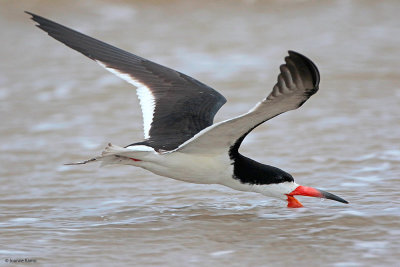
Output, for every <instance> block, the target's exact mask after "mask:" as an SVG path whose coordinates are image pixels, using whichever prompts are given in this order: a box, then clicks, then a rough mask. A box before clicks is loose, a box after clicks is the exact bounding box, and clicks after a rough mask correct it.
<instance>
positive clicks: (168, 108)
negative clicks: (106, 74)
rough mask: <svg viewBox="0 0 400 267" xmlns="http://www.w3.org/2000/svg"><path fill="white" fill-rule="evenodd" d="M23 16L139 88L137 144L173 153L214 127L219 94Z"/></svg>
mask: <svg viewBox="0 0 400 267" xmlns="http://www.w3.org/2000/svg"><path fill="white" fill-rule="evenodd" d="M26 13H28V14H29V15H31V16H32V20H34V21H35V22H37V23H38V25H37V26H38V27H39V28H40V29H42V30H44V31H45V32H47V33H48V34H49V35H50V36H51V37H53V38H54V39H56V40H58V41H60V42H62V43H64V44H65V45H67V46H69V47H70V48H72V49H74V50H76V51H78V52H80V53H82V54H83V55H85V56H87V57H89V58H91V59H93V60H94V61H96V62H97V63H99V64H100V65H101V66H103V67H104V68H106V69H107V70H108V71H110V72H112V73H114V74H115V75H117V76H119V77H121V78H122V79H124V80H126V81H127V82H128V83H130V84H132V85H134V86H136V87H137V91H136V93H137V95H138V97H139V100H140V106H141V109H142V113H143V128H144V137H145V139H146V140H145V141H144V142H141V143H143V144H146V145H148V146H151V147H153V148H154V149H155V150H172V149H175V148H177V147H178V146H179V145H181V144H182V143H184V142H185V141H186V140H188V139H190V138H191V137H193V136H194V135H195V134H196V133H198V132H199V131H201V130H202V129H204V128H206V127H208V126H210V125H212V123H213V120H214V116H215V114H216V113H217V111H218V110H219V109H220V108H221V106H222V105H223V104H225V102H226V99H225V97H223V96H222V95H221V94H220V93H218V92H217V91H215V90H214V89H212V88H211V87H209V86H207V85H205V84H203V83H201V82H199V81H197V80H195V79H193V78H191V77H189V76H187V75H185V74H183V73H180V72H178V71H175V70H173V69H170V68H167V67H164V66H162V65H159V64H157V63H154V62H152V61H150V60H147V59H144V58H141V57H139V56H136V55H134V54H131V53H128V52H126V51H124V50H121V49H119V48H117V47H114V46H112V45H109V44H106V43H104V42H102V41H99V40H96V39H94V38H92V37H89V36H87V35H84V34H82V33H79V32H77V31H74V30H72V29H70V28H67V27H65V26H62V25H60V24H58V23H55V22H53V21H51V20H48V19H46V18H43V17H41V16H38V15H35V14H33V13H30V12H26Z"/></svg>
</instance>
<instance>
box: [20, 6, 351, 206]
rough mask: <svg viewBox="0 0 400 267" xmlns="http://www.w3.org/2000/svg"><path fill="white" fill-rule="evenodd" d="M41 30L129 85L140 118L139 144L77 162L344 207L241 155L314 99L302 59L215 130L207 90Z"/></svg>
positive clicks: (311, 75) (87, 41) (58, 30)
mask: <svg viewBox="0 0 400 267" xmlns="http://www.w3.org/2000/svg"><path fill="white" fill-rule="evenodd" d="M26 13H28V14H29V15H31V16H32V20H34V21H35V22H36V23H37V25H36V26H38V27H39V28H40V29H42V30H44V31H45V32H47V33H48V34H49V35H50V36H51V37H53V38H54V39H56V40H58V41H60V42H62V43H63V44H65V45H67V46H69V47H70V48H72V49H74V50H76V51H78V52H80V53H82V54H83V55H85V56H87V57H89V58H90V59H92V60H94V61H96V62H97V63H98V64H99V65H101V66H102V67H104V68H105V69H107V70H108V71H110V72H112V73H113V74H115V75H117V76H119V77H121V78H122V79H124V80H125V81H127V82H128V83H130V84H132V85H134V86H135V87H136V88H137V89H136V93H137V95H138V97H139V101H140V106H141V109H142V113H143V126H144V140H143V141H140V142H136V143H133V144H131V145H128V146H125V147H119V146H115V145H111V144H108V146H107V147H106V148H105V150H104V151H103V153H102V155H101V156H99V157H95V158H92V159H89V160H86V161H83V162H78V163H71V164H86V163H88V162H94V161H101V162H102V164H103V165H104V164H126V165H133V166H136V167H141V168H144V169H146V170H149V171H151V172H153V173H155V174H158V175H161V176H166V177H170V178H173V179H176V180H180V181H185V182H190V183H199V184H221V185H225V186H228V187H230V188H233V189H236V190H240V191H250V192H257V193H261V194H263V195H266V196H271V197H276V198H279V199H283V200H285V201H287V206H288V207H291V208H298V207H302V204H301V203H300V202H299V201H298V200H297V199H296V198H295V197H294V196H295V195H301V196H311V197H320V198H327V199H332V200H336V201H339V202H342V203H348V202H347V201H346V200H344V199H342V198H340V197H338V196H335V195H333V194H331V193H329V192H326V191H323V190H319V189H315V188H312V187H307V186H301V185H298V184H296V183H295V182H294V179H293V177H292V176H291V175H290V174H289V173H287V172H285V171H283V170H281V169H278V168H276V167H273V166H269V165H264V164H261V163H259V162H256V161H254V160H252V159H250V158H247V157H245V156H243V155H242V154H240V153H239V147H240V144H241V143H242V141H243V139H244V138H245V137H246V136H247V135H248V134H249V133H250V132H251V131H252V130H253V129H254V128H256V127H257V126H258V125H260V124H262V123H264V122H265V121H267V120H269V119H271V118H273V117H275V116H277V115H279V114H281V113H283V112H286V111H289V110H294V109H297V108H299V107H300V106H301V105H302V104H304V102H305V101H307V99H308V98H309V97H310V96H312V95H313V94H315V93H316V92H317V91H318V85H319V80H320V77H319V72H318V69H317V67H316V66H315V64H314V63H313V62H312V61H311V60H309V59H308V58H306V57H305V56H303V55H301V54H299V53H297V52H294V51H289V56H287V57H286V58H285V64H283V65H281V66H280V74H279V75H278V81H277V83H276V84H275V86H274V87H273V89H272V92H271V93H270V94H269V95H268V96H267V97H266V98H264V99H263V100H262V101H261V102H259V103H258V104H256V105H255V106H254V107H253V108H252V109H251V110H250V111H249V112H247V113H245V114H243V115H240V116H237V117H235V118H232V119H229V120H225V121H222V122H218V123H213V120H214V116H215V114H216V113H217V111H218V110H219V109H220V108H221V106H222V105H223V104H225V102H226V99H225V97H223V96H222V95H221V94H220V93H218V92H217V91H215V90H214V89H212V88H211V87H209V86H207V85H205V84H203V83H201V82H199V81H197V80H195V79H193V78H191V77H189V76H187V75H185V74H183V73H180V72H178V71H175V70H173V69H170V68H167V67H164V66H162V65H159V64H157V63H154V62H152V61H150V60H147V59H144V58H142V57H139V56H136V55H134V54H131V53H128V52H126V51H124V50H121V49H119V48H117V47H114V46H111V45H109V44H106V43H104V42H102V41H99V40H96V39H94V38H92V37H89V36H87V35H84V34H82V33H79V32H77V31H74V30H72V29H70V28H67V27H65V26H62V25H60V24H58V23H55V22H53V21H50V20H48V19H46V18H43V17H41V16H37V15H35V14H32V13H30V12H26Z"/></svg>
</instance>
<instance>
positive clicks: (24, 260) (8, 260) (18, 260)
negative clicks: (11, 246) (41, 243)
mask: <svg viewBox="0 0 400 267" xmlns="http://www.w3.org/2000/svg"><path fill="white" fill-rule="evenodd" d="M4 262H6V263H36V259H32V258H15V259H13V258H6V259H4Z"/></svg>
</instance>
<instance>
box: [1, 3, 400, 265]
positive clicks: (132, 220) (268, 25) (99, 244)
mask: <svg viewBox="0 0 400 267" xmlns="http://www.w3.org/2000/svg"><path fill="white" fill-rule="evenodd" d="M82 2H83V1H82ZM321 2H322V1H321ZM321 2H315V1H310V2H308V1H263V2H260V3H259V2H258V1H229V2H217V3H214V2H213V1H210V2H208V1H201V3H200V1H199V2H198V3H196V2H187V1H183V2H180V1H169V2H163V1H150V2H145V1H143V2H141V1H138V2H133V1H84V2H83V3H77V2H75V3H73V4H71V3H72V2H71V3H70V2H62V1H38V0H35V1H11V0H8V1H2V2H1V3H0V27H1V33H2V34H1V37H0V38H1V49H0V53H1V54H0V56H1V61H0V100H1V106H0V110H1V119H2V123H1V124H0V138H1V143H0V148H1V154H0V167H1V169H0V177H1V190H0V194H1V198H0V207H1V215H0V262H1V263H2V264H3V263H4V264H5V263H6V261H7V260H10V259H11V260H15V259H25V258H27V259H31V260H35V261H36V264H40V265H77V264H88V265H111V264H113V265H116V264H121V265H156V266H157V265H169V266H187V265H192V266H225V265H228V266H288V265H294V264H295V265H296V266H310V265H311V266H319V265H324V266H378V265H379V266H382V265H384V266H395V265H396V264H398V261H399V260H400V255H399V250H400V241H399V240H400V223H399V222H400V206H399V204H400V200H399V190H400V182H399V177H400V171H399V163H400V128H399V122H400V120H399V114H400V105H399V104H400V79H399V69H400V63H399V58H400V49H399V47H400V37H399V36H400V34H399V26H400V20H399V18H398V10H400V4H399V2H398V1H329V3H328V1H324V2H322V3H321ZM23 10H29V11H32V12H36V13H38V14H41V15H43V16H46V17H49V18H52V19H54V20H56V21H59V22H61V23H62V24H65V25H68V26H70V27H73V28H75V29H78V30H80V31H84V32H85V33H87V34H89V35H92V36H95V37H97V38H99V39H102V40H104V41H106V42H110V43H112V44H114V45H116V46H119V47H121V48H124V49H127V50H129V51H132V52H134V53H136V54H138V55H141V56H143V57H146V58H149V59H152V60H154V61H156V62H159V63H162V64H164V65H167V66H170V67H173V68H175V69H178V70H180V71H182V72H184V73H186V74H189V75H191V76H194V77H196V78H198V79H199V80H201V81H203V82H205V83H207V84H209V85H210V86H212V87H214V88H216V89H217V90H219V91H220V92H221V93H222V94H224V95H225V96H226V97H227V99H228V103H227V104H226V105H225V106H224V107H223V108H222V110H221V112H220V114H219V115H218V116H217V120H222V119H226V118H229V117H231V116H234V115H238V114H240V113H243V112H246V111H247V110H248V109H250V108H251V107H252V106H253V105H254V104H255V103H256V102H257V101H259V100H260V99H261V98H262V97H264V96H266V95H267V94H268V93H269V90H271V88H272V85H273V84H274V82H275V79H276V75H277V73H278V66H279V65H280V64H281V63H282V62H283V58H284V56H285V55H286V51H287V50H289V49H293V50H296V51H299V52H301V53H304V54H305V55H307V56H308V57H310V58H311V59H313V61H314V62H315V63H316V64H317V66H318V67H319V69H320V72H321V75H322V81H321V86H320V88H321V89H320V91H319V92H318V94H316V95H315V96H313V97H312V98H311V99H310V100H309V102H307V103H306V104H305V105H304V106H303V107H302V108H301V109H299V110H297V111H294V112H290V113H287V114H283V115H281V116H279V117H277V118H275V119H273V120H271V121H270V122H268V123H267V124H265V125H263V126H262V127H259V128H257V129H256V130H255V131H254V132H253V133H252V134H251V135H250V136H249V137H248V138H247V139H246V141H245V143H244V145H243V147H242V152H243V153H244V154H245V155H248V156H251V157H253V158H255V159H256V160H258V161H261V162H264V163H268V164H270V165H275V166H278V167H280V168H282V169H284V170H286V171H288V172H290V173H292V174H293V176H294V177H295V178H296V181H297V182H298V183H300V184H304V185H309V186H315V187H318V188H321V189H326V190H328V191H331V192H332V193H335V194H338V195H339V196H342V197H343V198H345V199H347V200H348V201H350V204H349V205H343V204H341V203H337V202H333V201H320V200H318V199H315V198H301V201H302V202H303V204H304V205H305V206H306V208H303V209H296V210H292V209H287V208H285V207H284V206H285V203H283V202H281V201H278V200H274V199H270V198H267V197H263V196H261V195H257V194H252V193H244V192H237V191H233V190H230V189H228V188H224V187H222V186H217V185H195V184H186V183H183V182H177V181H174V180H171V179H167V178H163V177H158V176H156V175H153V174H151V173H148V172H146V171H144V170H141V169H136V168H133V167H127V166H114V167H109V168H98V166H97V165H96V164H93V165H88V166H80V167H67V166H64V165H63V163H66V162H71V161H76V160H83V159H86V158H88V157H91V156H95V155H97V154H98V153H100V151H101V150H102V148H103V147H104V146H105V145H106V144H107V143H108V142H113V143H115V144H118V145H127V144H130V143H132V142H134V141H137V140H141V138H142V132H141V131H142V126H141V124H142V122H141V113H140V109H139V105H138V101H137V100H136V96H135V93H134V89H133V88H132V87H131V86H129V85H128V84H126V83H125V82H123V81H121V80H119V79H118V78H116V77H114V76H112V75H111V74H109V73H108V72H106V71H104V70H103V69H101V68H99V67H98V66H97V65H96V64H94V63H93V62H91V61H90V60H88V59H86V58H84V57H83V56H81V55H80V54H78V53H76V52H74V51H72V50H70V49H69V48H66V47H65V46H63V45H61V44H60V43H58V42H56V41H54V40H53V39H51V38H49V37H48V36H46V35H45V34H44V33H43V32H41V31H39V30H38V29H36V28H35V27H34V26H33V23H32V22H31V21H30V20H29V19H28V16H27V15H26V14H23Z"/></svg>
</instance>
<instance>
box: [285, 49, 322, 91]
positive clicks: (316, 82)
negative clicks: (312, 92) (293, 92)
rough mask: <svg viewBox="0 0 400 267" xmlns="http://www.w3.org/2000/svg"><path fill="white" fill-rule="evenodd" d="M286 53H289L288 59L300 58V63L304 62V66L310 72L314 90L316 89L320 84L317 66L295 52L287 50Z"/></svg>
mask: <svg viewBox="0 0 400 267" xmlns="http://www.w3.org/2000/svg"><path fill="white" fill-rule="evenodd" d="M288 53H289V56H290V57H294V58H300V59H301V61H302V62H304V64H305V65H306V66H307V68H308V69H309V70H310V73H311V76H312V79H313V84H314V86H315V88H318V86H319V82H320V74H319V70H318V68H317V66H316V65H315V64H314V62H312V61H311V60H310V59H309V58H307V57H306V56H304V55H302V54H300V53H298V52H296V51H293V50H289V51H288Z"/></svg>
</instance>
